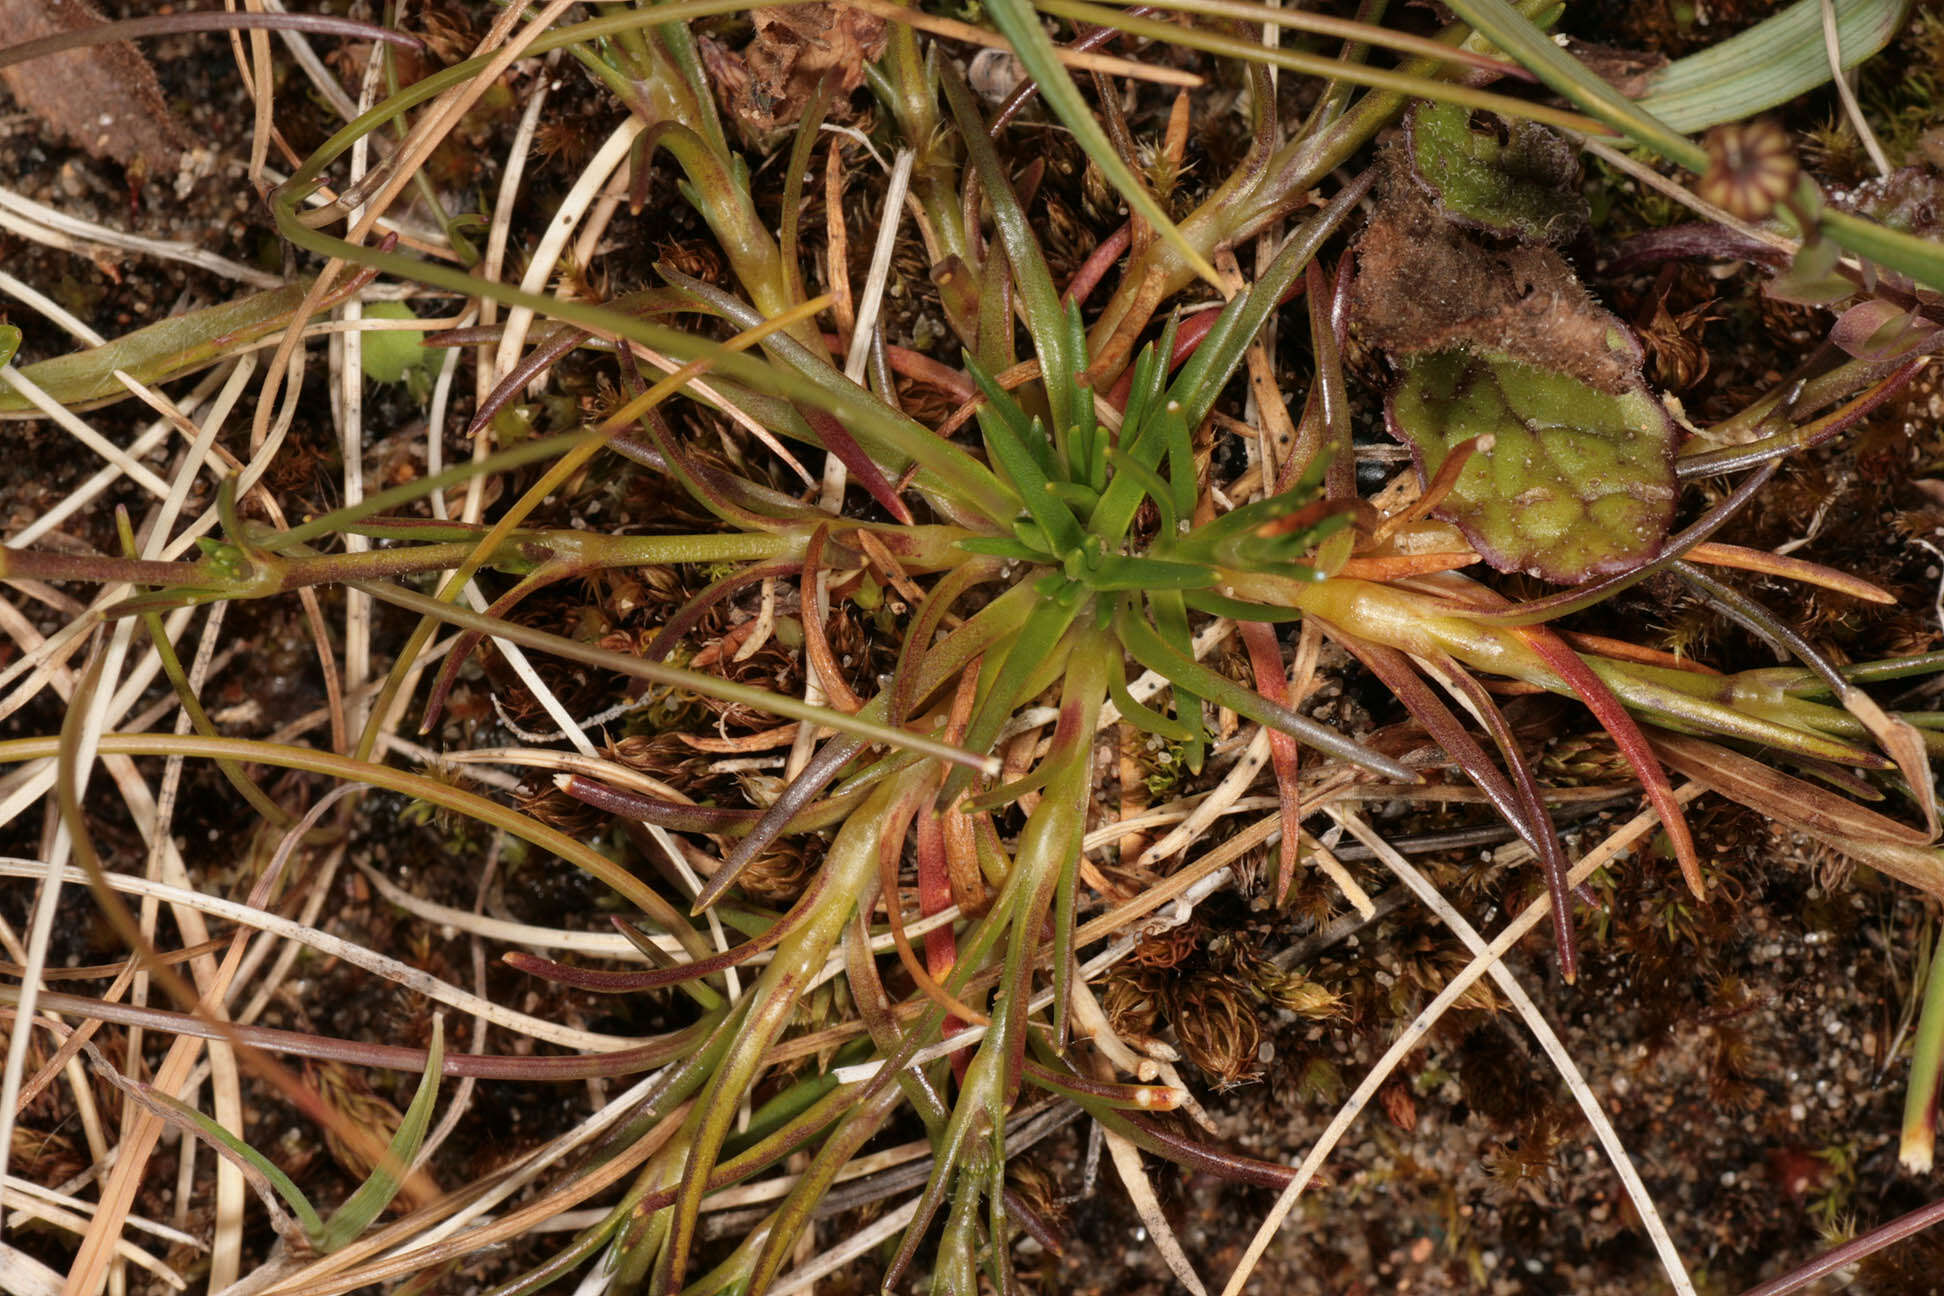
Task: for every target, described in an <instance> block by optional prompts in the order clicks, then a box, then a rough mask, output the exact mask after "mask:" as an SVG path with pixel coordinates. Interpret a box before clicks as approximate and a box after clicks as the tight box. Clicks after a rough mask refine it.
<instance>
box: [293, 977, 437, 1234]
mask: <svg viewBox="0 0 1944 1296" xmlns="http://www.w3.org/2000/svg"><path fill="white" fill-rule="evenodd" d="M444 1068H445V1016H444V1014H442V1013H434V1014H433V1015H432V1043H431V1046H430V1047H429V1048H427V1049H426V1057H425V1075H424V1077H423V1078H422V1079H420V1081H419V1087H418V1092H417V1093H415V1094H413V1095H412V1105H411V1106H409V1107H407V1108H406V1109H405V1118H404V1119H403V1120H401V1121H399V1122H398V1132H397V1133H396V1134H394V1135H393V1136H392V1141H391V1145H390V1146H389V1147H387V1148H386V1149H385V1155H384V1158H383V1159H382V1160H380V1161H379V1162H378V1164H377V1165H375V1166H373V1167H372V1168H371V1174H370V1176H369V1177H368V1178H367V1179H366V1180H365V1181H364V1182H363V1183H361V1184H359V1185H358V1188H357V1191H356V1192H354V1193H352V1194H351V1195H350V1196H349V1197H347V1198H345V1199H344V1205H342V1206H340V1207H338V1208H337V1210H336V1211H334V1212H333V1213H332V1215H331V1218H330V1221H329V1222H328V1223H326V1224H325V1225H324V1233H323V1236H322V1237H320V1238H319V1239H318V1242H317V1245H318V1249H319V1250H320V1251H325V1252H330V1251H335V1250H337V1249H338V1248H339V1247H341V1246H343V1245H344V1244H345V1243H347V1242H349V1241H351V1240H352V1239H353V1238H355V1237H357V1236H358V1235H359V1234H360V1233H362V1232H364V1231H365V1228H366V1226H367V1225H369V1224H370V1223H371V1221H373V1220H375V1219H377V1218H378V1216H379V1215H380V1214H382V1213H383V1212H384V1209H385V1207H387V1206H389V1205H391V1203H392V1198H394V1197H396V1196H398V1190H399V1189H400V1188H402V1187H403V1186H404V1183H405V1178H404V1176H405V1172H406V1171H407V1170H409V1169H410V1168H411V1165H412V1158H414V1157H416V1156H417V1155H418V1150H419V1148H420V1147H422V1146H423V1145H424V1143H425V1132H426V1130H428V1129H429V1128H431V1125H432V1108H433V1106H434V1105H435V1104H436V1103H437V1102H438V1098H439V1075H440V1072H441V1071H443V1070H444Z"/></svg>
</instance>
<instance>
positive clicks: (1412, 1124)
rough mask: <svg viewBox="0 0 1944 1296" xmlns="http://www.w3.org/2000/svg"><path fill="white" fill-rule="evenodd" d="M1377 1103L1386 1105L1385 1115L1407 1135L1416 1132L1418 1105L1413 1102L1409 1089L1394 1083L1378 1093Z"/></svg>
mask: <svg viewBox="0 0 1944 1296" xmlns="http://www.w3.org/2000/svg"><path fill="white" fill-rule="evenodd" d="M1377 1101H1379V1102H1380V1103H1382V1104H1383V1105H1384V1115H1386V1116H1388V1117H1390V1122H1391V1124H1393V1125H1395V1126H1397V1128H1399V1129H1401V1130H1403V1131H1404V1132H1405V1133H1406V1134H1411V1133H1414V1132H1416V1130H1417V1104H1416V1103H1414V1102H1412V1101H1411V1091H1410V1090H1409V1089H1406V1088H1405V1087H1404V1086H1403V1085H1401V1084H1398V1083H1396V1082H1392V1083H1390V1084H1387V1085H1385V1086H1384V1087H1383V1088H1382V1089H1379V1090H1378V1091H1377Z"/></svg>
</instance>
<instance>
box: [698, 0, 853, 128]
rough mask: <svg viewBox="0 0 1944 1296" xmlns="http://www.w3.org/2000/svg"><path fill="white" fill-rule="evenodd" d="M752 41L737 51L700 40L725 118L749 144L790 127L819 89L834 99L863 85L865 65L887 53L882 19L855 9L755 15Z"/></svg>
mask: <svg viewBox="0 0 1944 1296" xmlns="http://www.w3.org/2000/svg"><path fill="white" fill-rule="evenodd" d="M750 21H751V22H752V23H753V24H754V25H755V28H756V36H755V38H754V39H753V40H751V41H750V42H749V44H748V45H746V46H744V47H743V48H742V49H741V50H739V51H737V50H730V49H727V48H726V47H724V46H723V45H722V44H721V43H720V42H718V41H714V40H710V39H708V38H706V37H705V38H703V40H702V41H701V42H700V46H701V51H702V61H703V65H704V67H705V68H707V70H708V73H709V77H710V79H711V80H712V81H714V82H715V85H716V94H717V98H718V100H719V101H720V102H721V104H722V107H723V110H724V111H725V112H727V113H728V114H729V116H730V118H731V119H732V120H733V121H734V122H735V123H736V125H737V127H738V128H739V129H740V130H741V131H742V133H743V134H744V135H745V136H747V137H749V138H751V139H752V140H755V139H760V138H762V137H763V136H766V135H768V134H769V133H770V132H772V131H776V130H779V129H781V128H783V127H786V126H790V125H793V124H795V122H796V120H797V119H798V118H799V117H801V116H802V115H803V108H804V105H805V104H806V103H808V102H809V100H810V95H811V93H812V92H813V91H814V90H815V89H816V88H817V83H818V82H819V81H821V80H823V78H824V77H826V76H831V77H833V78H834V88H835V90H836V92H837V94H838V95H839V96H843V95H848V94H850V93H851V92H852V91H854V90H856V89H857V88H858V87H859V86H862V85H863V84H864V65H865V64H867V63H871V62H874V61H875V60H876V59H877V58H878V56H879V55H881V54H883V53H884V44H885V39H886V32H885V23H884V19H882V18H880V17H878V16H877V15H875V14H869V13H865V12H863V11H862V10H859V9H849V8H840V7H837V6H835V5H823V4H807V5H797V6H792V7H790V8H786V9H757V10H754V11H752V13H751V14H750Z"/></svg>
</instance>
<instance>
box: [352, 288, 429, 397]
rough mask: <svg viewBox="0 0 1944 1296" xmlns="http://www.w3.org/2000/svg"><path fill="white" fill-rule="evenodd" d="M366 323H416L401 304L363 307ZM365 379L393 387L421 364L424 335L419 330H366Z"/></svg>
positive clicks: (383, 303)
mask: <svg viewBox="0 0 1944 1296" xmlns="http://www.w3.org/2000/svg"><path fill="white" fill-rule="evenodd" d="M364 314H365V318H366V319H387V320H408V319H417V318H418V316H417V315H415V314H414V313H413V311H412V308H411V307H410V306H407V305H406V304H405V303H404V302H373V303H372V304H371V305H369V306H367V307H365V309H364ZM361 354H362V355H363V357H364V372H365V377H367V378H369V379H371V380H372V381H373V382H383V383H395V382H400V381H402V380H403V379H404V377H405V375H406V373H408V372H409V371H410V370H412V369H414V368H416V367H417V366H419V365H422V364H424V363H425V360H426V356H427V352H426V349H425V334H424V332H423V331H422V330H419V329H366V330H364V346H363V349H362V352H361Z"/></svg>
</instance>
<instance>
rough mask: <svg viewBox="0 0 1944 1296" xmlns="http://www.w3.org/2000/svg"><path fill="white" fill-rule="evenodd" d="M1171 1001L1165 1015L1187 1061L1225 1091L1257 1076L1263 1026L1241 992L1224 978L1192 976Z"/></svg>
mask: <svg viewBox="0 0 1944 1296" xmlns="http://www.w3.org/2000/svg"><path fill="white" fill-rule="evenodd" d="M1172 997H1173V1000H1174V1002H1173V1003H1172V1004H1171V1005H1170V1006H1169V1013H1168V1017H1169V1020H1170V1021H1171V1022H1172V1023H1173V1025H1174V1030H1175V1038H1176V1039H1178V1040H1180V1041H1181V1051H1182V1053H1183V1054H1184V1055H1185V1056H1186V1057H1187V1058H1188V1060H1189V1061H1190V1062H1193V1063H1194V1064H1195V1065H1196V1066H1198V1067H1200V1068H1201V1069H1202V1070H1204V1071H1206V1072H1207V1073H1208V1074H1209V1075H1210V1076H1211V1077H1212V1078H1213V1079H1214V1080H1215V1082H1216V1083H1217V1084H1218V1085H1220V1086H1221V1087H1222V1088H1224V1089H1226V1088H1228V1087H1229V1086H1230V1085H1233V1084H1236V1083H1238V1082H1239V1081H1241V1080H1243V1079H1246V1078H1248V1077H1250V1076H1253V1075H1254V1074H1255V1073H1256V1070H1257V1057H1256V1050H1257V1049H1258V1048H1259V1047H1260V1046H1261V1043H1262V1027H1261V1024H1260V1023H1259V1022H1258V1021H1257V1019H1256V1009H1255V1006H1254V1005H1253V1004H1252V1003H1251V1002H1250V995H1249V992H1248V991H1247V990H1246V989H1244V988H1243V987H1242V986H1241V985H1239V984H1237V983H1236V982H1234V981H1231V980H1229V979H1228V978H1227V977H1214V976H1207V977H1196V978H1194V979H1193V980H1191V981H1190V982H1189V983H1188V984H1187V985H1185V986H1181V987H1179V988H1177V989H1175V991H1174V994H1173V996H1172Z"/></svg>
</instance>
